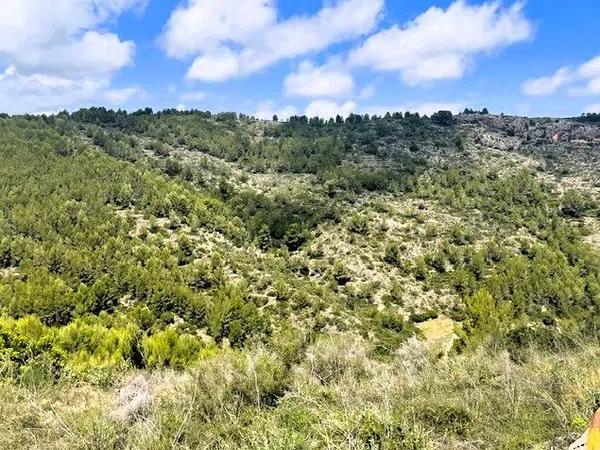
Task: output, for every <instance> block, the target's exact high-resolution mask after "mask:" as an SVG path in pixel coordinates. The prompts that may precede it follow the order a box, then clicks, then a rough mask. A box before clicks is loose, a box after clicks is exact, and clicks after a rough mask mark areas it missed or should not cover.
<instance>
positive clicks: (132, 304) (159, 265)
mask: <svg viewBox="0 0 600 450" xmlns="http://www.w3.org/2000/svg"><path fill="white" fill-rule="evenodd" d="M597 119H598V117H596V116H595V115H588V116H583V117H580V118H573V119H549V118H523V117H509V116H495V115H489V114H481V113H464V114H460V115H458V116H452V115H451V114H449V113H444V112H440V113H437V114H434V115H433V116H432V117H430V118H428V117H419V116H418V114H409V113H406V114H401V113H395V114H388V115H386V116H384V117H377V116H374V117H368V116H358V115H351V116H349V117H348V118H345V119H344V118H341V117H338V118H336V119H332V120H329V121H325V120H322V119H318V118H312V119H308V118H306V117H292V118H291V119H290V120H289V121H286V122H270V121H259V120H256V119H254V118H251V117H247V116H244V115H237V114H234V113H221V114H216V115H214V114H211V113H209V112H200V111H191V112H177V111H174V110H167V111H162V112H159V113H153V112H152V111H151V110H141V111H138V112H135V113H131V114H127V113H125V112H121V111H118V112H113V111H107V110H106V109H104V108H91V109H86V110H80V111H77V112H74V113H72V114H68V113H60V114H58V115H55V116H50V117H46V116H41V117H34V116H15V117H8V116H2V117H1V118H0V137H1V139H0V162H1V164H0V313H1V315H0V373H1V376H2V381H1V383H0V413H2V414H1V415H0V416H1V417H2V418H0V426H1V427H2V429H3V430H4V431H3V432H2V433H0V447H8V446H10V447H11V448H148V449H150V448H152V449H155V448H224V449H225V448H231V449H233V448H248V449H250V448H253V449H267V448H268V449H273V448H281V449H284V448H285V449H289V448H298V449H312V448H315V449H316V448H331V449H333V448H353V449H362V448H365V449H438V448H448V449H500V448H502V449H523V448H531V449H534V448H535V449H551V448H563V447H564V444H565V443H566V442H567V441H568V440H569V439H570V438H571V437H573V436H575V435H577V433H578V432H580V431H581V428H582V427H585V420H586V418H587V416H588V415H589V414H590V413H591V412H592V410H593V407H594V405H595V404H596V403H597V402H599V401H600V377H599V376H598V374H600V358H599V357H600V341H599V337H600V315H599V314H598V312H599V311H598V310H599V308H600V120H597ZM492 417H493V420H492V419H491V418H492ZM490 422H494V426H493V427H492V429H490Z"/></svg>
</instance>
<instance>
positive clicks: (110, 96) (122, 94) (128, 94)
mask: <svg viewBox="0 0 600 450" xmlns="http://www.w3.org/2000/svg"><path fill="white" fill-rule="evenodd" d="M104 96H105V97H106V99H107V100H108V101H109V103H111V104H112V105H115V106H123V105H124V104H126V103H127V102H129V101H130V100H131V99H133V98H136V97H138V98H145V97H146V91H144V90H143V89H141V88H139V87H137V86H132V87H126V88H121V89H109V90H107V91H106V92H105V93H104Z"/></svg>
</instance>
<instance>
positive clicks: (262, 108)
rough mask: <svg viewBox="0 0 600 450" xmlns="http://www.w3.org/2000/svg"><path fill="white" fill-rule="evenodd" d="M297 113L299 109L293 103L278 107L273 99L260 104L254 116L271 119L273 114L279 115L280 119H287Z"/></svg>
mask: <svg viewBox="0 0 600 450" xmlns="http://www.w3.org/2000/svg"><path fill="white" fill-rule="evenodd" d="M297 114H298V110H297V109H296V108H294V107H293V106H291V105H287V106H283V107H281V108H277V107H276V106H275V103H274V102H273V101H271V100H267V101H265V102H262V103H260V104H259V105H258V107H257V110H256V112H255V113H254V117H256V118H258V119H262V120H271V119H272V118H273V116H277V118H278V119H279V120H287V119H289V118H290V117H291V116H295V115H297Z"/></svg>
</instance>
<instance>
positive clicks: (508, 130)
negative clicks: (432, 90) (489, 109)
mask: <svg viewBox="0 0 600 450" xmlns="http://www.w3.org/2000/svg"><path fill="white" fill-rule="evenodd" d="M456 121H457V123H458V124H465V125H478V126H481V127H485V128H486V129H488V130H489V131H497V132H502V133H505V134H506V135H507V136H510V137H516V138H517V139H519V140H522V141H534V142H535V141H543V142H546V143H559V142H562V143H567V142H578V143H593V142H594V141H598V140H600V126H598V125H597V124H591V123H582V122H578V121H576V120H574V119H549V118H536V119H529V118H527V117H515V116H494V115H488V114H485V115H484V114H459V115H458V116H456Z"/></svg>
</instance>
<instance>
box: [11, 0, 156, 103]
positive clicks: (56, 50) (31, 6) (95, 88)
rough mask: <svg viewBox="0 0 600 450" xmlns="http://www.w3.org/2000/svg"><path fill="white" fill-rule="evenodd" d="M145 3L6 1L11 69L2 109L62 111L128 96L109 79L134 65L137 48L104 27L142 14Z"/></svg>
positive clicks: (134, 0)
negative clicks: (122, 16)
mask: <svg viewBox="0 0 600 450" xmlns="http://www.w3.org/2000/svg"><path fill="white" fill-rule="evenodd" d="M146 3H147V0H53V1H47V0H4V2H2V13H1V14H0V60H2V61H4V62H5V63H6V64H7V65H8V69H7V70H6V72H5V73H4V75H3V76H2V78H1V79H0V91H1V92H2V93H3V97H2V100H1V101H2V103H3V105H2V108H3V109H5V110H10V111H12V112H17V111H18V112H24V111H38V110H41V108H44V109H47V110H58V109H62V107H64V106H72V105H75V104H77V103H79V102H83V101H87V100H88V99H92V98H96V99H108V100H109V101H110V100H111V99H117V100H118V98H117V97H120V98H123V96H124V95H125V91H121V92H119V90H115V91H114V92H112V91H111V89H110V80H111V77H112V75H113V74H114V73H116V72H117V71H119V70H120V69H122V68H123V67H125V66H127V65H129V64H131V63H132V61H133V57H134V53H135V45H134V44H133V42H130V41H123V40H121V39H120V37H119V36H118V35H116V34H114V33H110V32H107V31H106V30H105V28H106V25H107V24H108V23H109V22H110V21H112V20H114V19H115V18H116V17H117V16H118V15H120V14H121V13H123V12H124V11H126V10H132V9H135V10H139V9H140V8H143V7H144V6H145V5H146ZM126 89H130V88H126ZM36 98H37V100H36ZM5 105H6V106H5Z"/></svg>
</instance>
